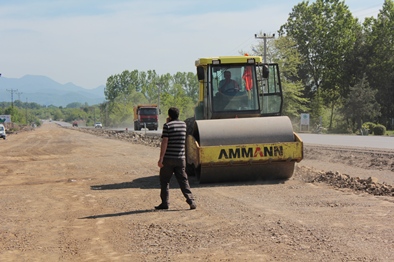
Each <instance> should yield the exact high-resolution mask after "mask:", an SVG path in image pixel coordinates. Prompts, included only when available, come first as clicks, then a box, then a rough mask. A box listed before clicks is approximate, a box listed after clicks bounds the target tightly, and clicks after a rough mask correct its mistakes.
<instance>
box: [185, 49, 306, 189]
mask: <svg viewBox="0 0 394 262" xmlns="http://www.w3.org/2000/svg"><path fill="white" fill-rule="evenodd" d="M195 65H196V68H197V77H198V81H199V100H198V103H197V105H196V107H195V110H194V117H191V118H188V119H186V121H185V122H186V124H187V140H186V172H187V173H188V175H194V176H196V177H197V179H198V180H199V182H200V183H215V182H227V181H239V180H256V179H288V178H290V177H291V176H292V175H293V171H294V165H295V163H296V162H300V161H301V160H302V159H303V142H302V140H301V139H300V137H299V136H298V135H297V134H296V133H295V132H293V127H292V123H291V121H290V119H289V118H288V117H287V116H283V115H282V106H283V92H282V86H281V81H280V74H279V66H278V64H275V63H263V61H262V57H260V56H247V55H245V56H219V57H203V58H199V59H198V60H196V61H195Z"/></svg>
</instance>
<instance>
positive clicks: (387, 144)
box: [54, 121, 394, 150]
mask: <svg viewBox="0 0 394 262" xmlns="http://www.w3.org/2000/svg"><path fill="white" fill-rule="evenodd" d="M54 122H56V123H57V124H59V125H62V126H71V124H70V123H65V122H60V121H54ZM91 128H93V127H91ZM114 129H115V128H114ZM124 129H125V128H122V129H121V128H116V130H124ZM128 130H129V131H132V130H133V129H132V127H130V128H128ZM138 132H142V133H146V134H152V135H159V134H161V132H162V130H161V129H159V130H157V131H146V132H145V130H141V131H138ZM298 135H299V136H300V137H301V139H302V141H304V143H305V144H316V145H331V146H346V147H364V148H379V149H391V150H394V137H389V136H356V135H326V134H305V133H298Z"/></svg>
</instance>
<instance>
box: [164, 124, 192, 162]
mask: <svg viewBox="0 0 394 262" xmlns="http://www.w3.org/2000/svg"><path fill="white" fill-rule="evenodd" d="M161 137H168V145H167V150H166V152H165V154H164V158H178V159H184V158H185V141H186V123H185V122H183V121H180V120H174V121H170V122H168V123H165V124H164V125H163V133H162V136H161Z"/></svg>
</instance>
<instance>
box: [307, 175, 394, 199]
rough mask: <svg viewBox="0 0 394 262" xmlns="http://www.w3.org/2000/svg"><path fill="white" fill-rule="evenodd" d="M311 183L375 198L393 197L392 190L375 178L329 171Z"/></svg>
mask: <svg viewBox="0 0 394 262" xmlns="http://www.w3.org/2000/svg"><path fill="white" fill-rule="evenodd" d="M312 182H325V183H328V184H330V185H332V186H334V187H337V188H350V189H352V190H354V191H362V192H367V193H369V194H372V195H377V196H394V188H393V187H392V186H391V185H388V184H385V183H383V184H381V183H378V179H377V178H376V177H369V178H367V179H361V178H359V177H350V176H348V175H346V174H341V173H339V172H332V171H329V172H325V173H324V172H322V173H320V174H319V175H318V176H317V177H316V178H315V179H314V180H313V181H312Z"/></svg>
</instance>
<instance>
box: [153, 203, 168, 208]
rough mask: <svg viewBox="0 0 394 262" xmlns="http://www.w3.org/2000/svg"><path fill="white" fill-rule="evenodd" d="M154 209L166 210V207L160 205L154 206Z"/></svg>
mask: <svg viewBox="0 0 394 262" xmlns="http://www.w3.org/2000/svg"><path fill="white" fill-rule="evenodd" d="M155 209H168V205H165V204H160V205H158V206H155Z"/></svg>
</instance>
